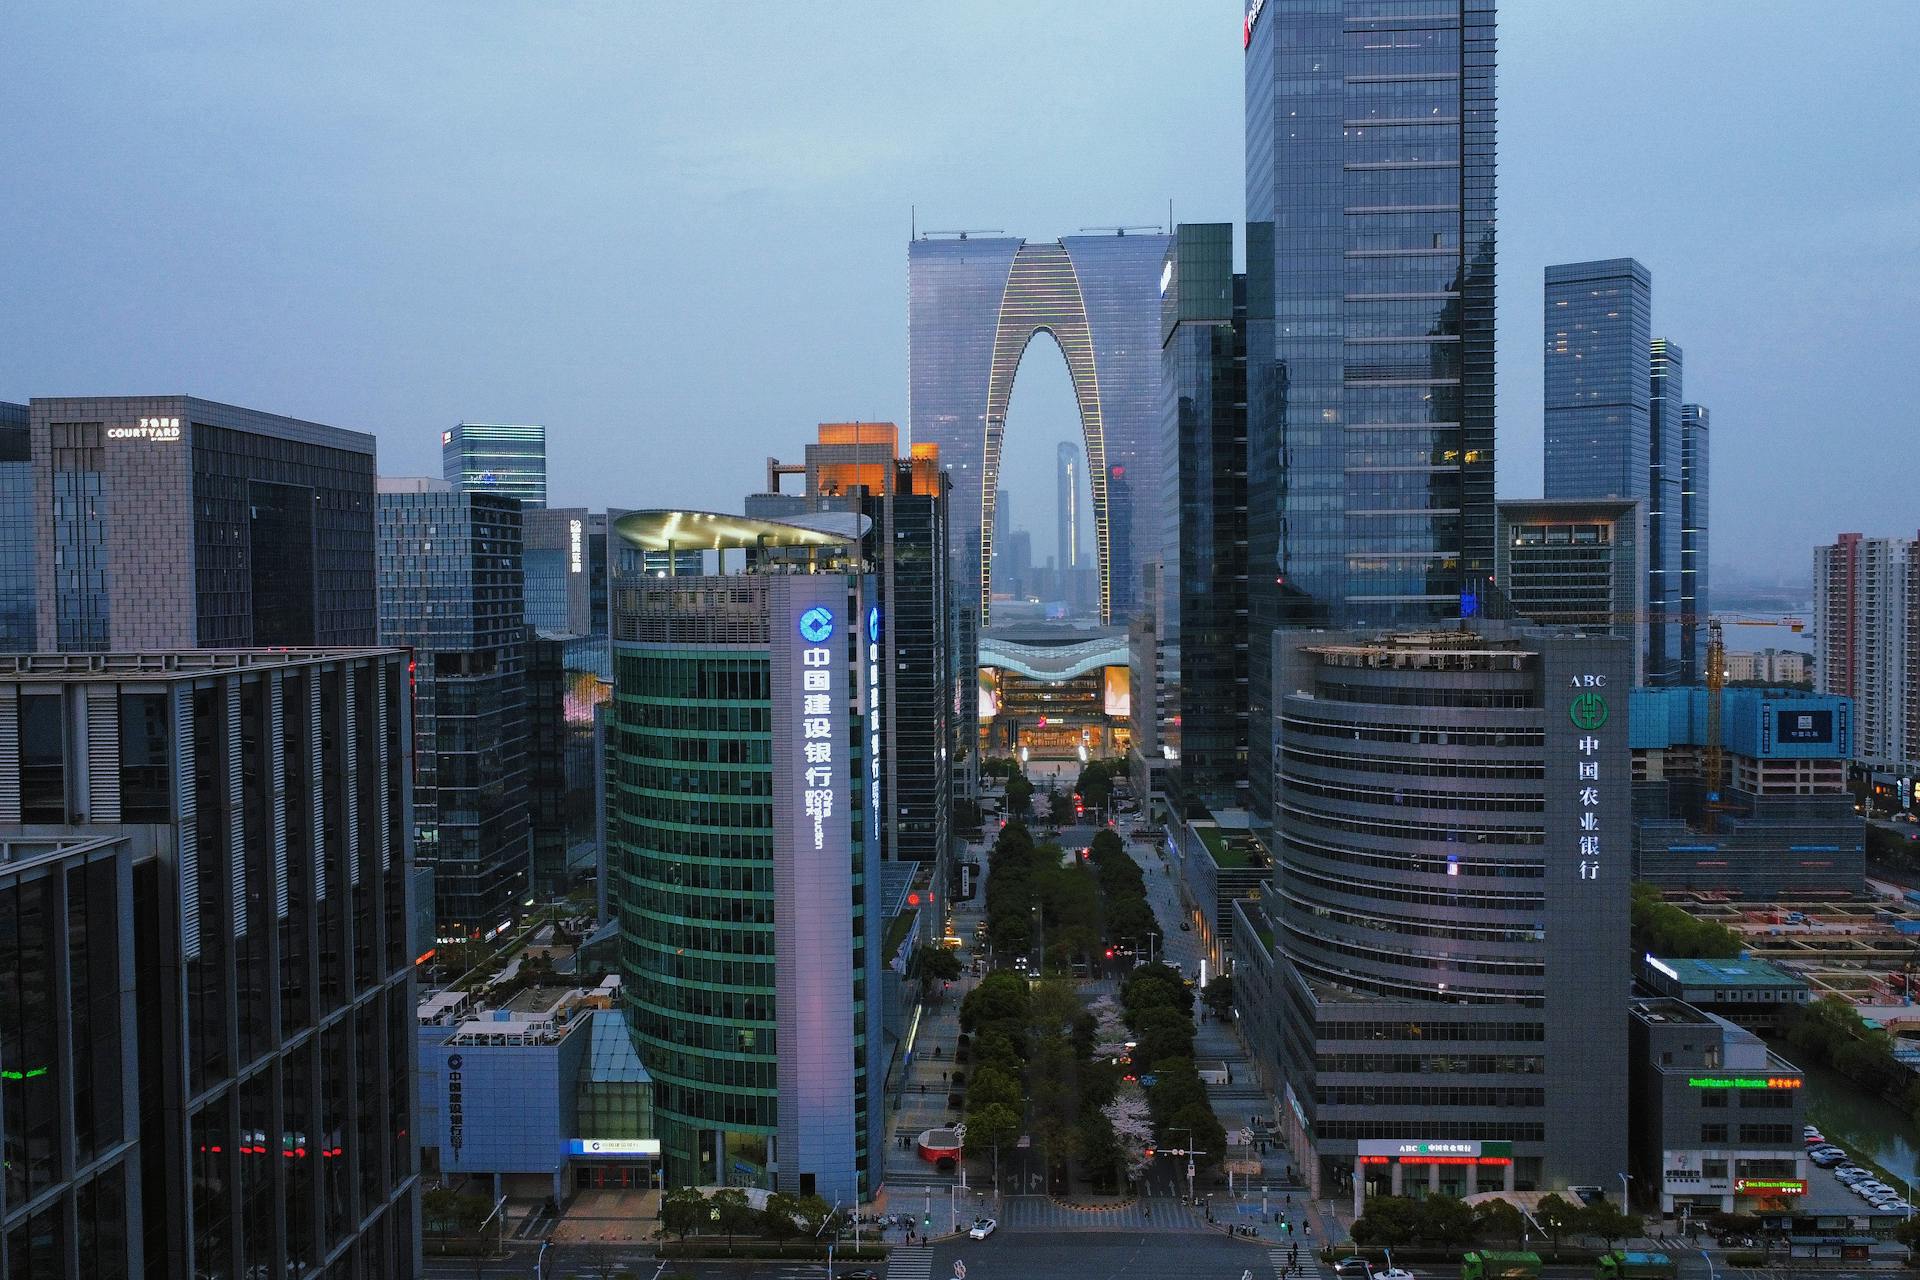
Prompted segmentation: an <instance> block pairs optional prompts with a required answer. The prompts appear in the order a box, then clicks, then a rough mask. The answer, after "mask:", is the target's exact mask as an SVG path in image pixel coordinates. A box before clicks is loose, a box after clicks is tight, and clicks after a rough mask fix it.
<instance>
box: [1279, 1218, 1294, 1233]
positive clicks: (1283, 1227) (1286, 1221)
mask: <svg viewBox="0 0 1920 1280" xmlns="http://www.w3.org/2000/svg"><path fill="white" fill-rule="evenodd" d="M1280 1234H1281V1235H1285V1236H1290V1235H1292V1234H1293V1219H1292V1218H1282V1219H1281V1220H1280Z"/></svg>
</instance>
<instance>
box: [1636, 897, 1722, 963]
mask: <svg viewBox="0 0 1920 1280" xmlns="http://www.w3.org/2000/svg"><path fill="white" fill-rule="evenodd" d="M1631 911H1632V921H1633V954H1635V955H1637V956H1645V955H1654V956H1665V957H1667V958H1668V959H1670V960H1731V959H1733V958H1734V957H1735V956H1738V955H1739V954H1740V946H1741V944H1740V935H1739V934H1737V933H1735V932H1734V931H1733V930H1731V929H1729V928H1727V927H1726V926H1725V925H1723V924H1717V923H1715V922H1714V921H1712V920H1699V919H1695V918H1694V917H1693V916H1690V915H1688V914H1687V913H1686V912H1685V911H1682V910H1681V909H1680V908H1679V907H1676V906H1674V905H1673V904H1672V903H1671V902H1668V901H1666V900H1665V899H1663V898H1662V897H1661V896H1660V890H1659V889H1657V888H1655V887H1654V886H1653V885H1650V884H1636V885H1634V886H1633V904H1632V907H1631Z"/></svg>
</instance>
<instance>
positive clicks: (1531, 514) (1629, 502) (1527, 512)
mask: <svg viewBox="0 0 1920 1280" xmlns="http://www.w3.org/2000/svg"><path fill="white" fill-rule="evenodd" d="M1639 505H1640V500H1639V499H1638V498H1502V499H1500V501H1498V502H1496V503H1495V504H1494V506H1495V507H1496V508H1497V509H1498V511H1499V513H1500V515H1501V516H1502V517H1503V518H1505V517H1514V518H1517V519H1523V520H1526V521H1528V522H1529V523H1533V524H1544V523H1549V522H1552V521H1559V520H1564V521H1578V520H1593V519H1609V520H1618V519H1621V518H1622V517H1624V516H1627V515H1630V514H1632V512H1633V509H1634V508H1635V507H1637V506H1639Z"/></svg>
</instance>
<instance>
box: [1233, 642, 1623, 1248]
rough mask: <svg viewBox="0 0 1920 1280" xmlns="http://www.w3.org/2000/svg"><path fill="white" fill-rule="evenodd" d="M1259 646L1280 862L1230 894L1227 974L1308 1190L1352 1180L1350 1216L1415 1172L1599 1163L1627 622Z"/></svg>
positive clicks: (1510, 1172)
mask: <svg viewBox="0 0 1920 1280" xmlns="http://www.w3.org/2000/svg"><path fill="white" fill-rule="evenodd" d="M1278 643H1279V644H1280V649H1279V653H1278V655H1277V657H1276V660H1275V665H1276V666H1277V667H1278V668H1279V671H1278V672H1277V673H1276V676H1275V678H1276V680H1278V681H1280V683H1279V685H1278V687H1279V688H1282V689H1284V690H1286V693H1285V695H1284V696H1283V697H1282V698H1281V700H1280V707H1279V741H1278V745H1277V752H1276V763H1275V771H1276V772H1277V773H1278V775H1279V777H1278V779H1277V780H1276V783H1275V785H1276V787H1277V788H1278V791H1277V794H1279V795H1281V796H1283V797H1284V799H1285V804H1284V805H1283V806H1282V807H1281V808H1280V810H1279V812H1278V813H1277V814H1276V815H1275V821H1274V835H1275V842H1274V853H1275V856H1276V857H1277V858H1278V860H1279V871H1278V874H1277V876H1276V878H1275V879H1274V880H1273V881H1271V882H1269V884H1268V885H1267V886H1266V887H1265V889H1264V891H1263V897H1262V899H1261V900H1260V902H1259V903H1254V902H1245V901H1243V902H1240V903H1236V904H1235V907H1236V910H1238V911H1240V912H1241V913H1242V914H1243V915H1244V916H1245V917H1246V918H1245V919H1243V920H1236V921H1235V923H1234V927H1233V945H1234V953H1235V961H1234V994H1235V997H1236V999H1239V1000H1242V1001H1243V1003H1242V1004H1241V1009H1242V1011H1243V1012H1244V1013H1245V1015H1246V1016H1245V1018H1244V1019H1243V1021H1242V1025H1243V1026H1246V1027H1249V1028H1251V1029H1252V1034H1253V1036H1254V1040H1255V1044H1254V1046H1252V1047H1253V1048H1254V1050H1255V1057H1256V1059H1261V1058H1265V1059H1266V1060H1268V1061H1272V1060H1273V1059H1274V1058H1277V1060H1278V1066H1279V1072H1280V1075H1281V1081H1280V1084H1281V1087H1282V1089H1283V1091H1284V1094H1285V1096H1286V1099H1287V1104H1288V1105H1286V1106H1284V1107H1282V1108H1281V1109H1280V1114H1281V1119H1282V1124H1283V1126H1284V1129H1285V1132H1286V1136H1287V1141H1288V1145H1289V1146H1290V1147H1292V1149H1293V1151H1294V1154H1295V1156H1296V1157H1299V1158H1301V1159H1302V1160H1303V1162H1304V1166H1305V1168H1306V1170H1307V1174H1308V1178H1309V1182H1310V1184H1311V1185H1312V1187H1313V1194H1315V1195H1321V1194H1329V1195H1330V1194H1332V1193H1333V1190H1332V1189H1333V1188H1334V1187H1336V1186H1344V1185H1346V1183H1345V1180H1346V1179H1347V1178H1348V1177H1351V1179H1352V1187H1353V1198H1354V1211H1355V1213H1356V1214H1358V1213H1359V1212H1361V1211H1362V1208H1363V1203H1364V1200H1365V1197H1367V1196H1372V1195H1380V1194H1385V1193H1392V1194H1401V1193H1402V1192H1404V1191H1406V1190H1407V1189H1408V1187H1407V1181H1408V1179H1410V1178H1420V1179H1423V1180H1424V1181H1425V1182H1426V1185H1427V1189H1428V1193H1429V1194H1431V1193H1433V1192H1436V1191H1438V1192H1444V1193H1446V1194H1449V1195H1454V1196H1464V1195H1470V1194H1473V1193H1475V1192H1477V1191H1499V1190H1513V1189H1515V1188H1516V1187H1517V1188H1522V1189H1539V1190H1545V1189H1549V1188H1553V1189H1564V1188H1567V1187H1570V1186H1581V1185H1589V1184H1591V1185H1598V1186H1604V1185H1605V1184H1606V1180H1607V1179H1608V1178H1610V1177H1612V1178H1617V1177H1618V1175H1619V1171H1620V1170H1621V1169H1623V1168H1625V1167H1626V1165H1625V1163H1624V1162H1625V1160H1626V1158H1627V1137H1626V1131H1627V1124H1626V1116H1627V1067H1626V1048H1627V1026H1626V1017H1627V996H1628V993H1629V990H1630V988H1631V986H1632V977H1631V975H1630V973H1629V971H1628V958H1629V947H1628V940H1627V937H1628V921H1627V906H1628V902H1627V899H1628V893H1627V885H1628V879H1629V876H1630V872H1631V867H1630V864H1631V851H1632V848H1633V842H1632V841H1633V830H1632V822H1631V806H1630V787H1631V784H1632V773H1631V770H1630V768H1629V762H1630V755H1629V750H1628V745H1629V744H1628V741H1627V729H1628V725H1627V719H1628V717H1627V705H1626V695H1627V693H1628V692H1629V690H1630V680H1631V673H1632V668H1633V662H1632V654H1631V652H1630V648H1631V645H1630V642H1629V641H1626V640H1622V639H1619V638H1617V637H1612V636H1576V635H1571V634H1567V633H1560V632H1547V631H1537V630H1524V629H1509V628H1507V627H1505V626H1504V625H1502V624H1497V623H1483V624H1478V625H1477V627H1476V628H1475V629H1464V628H1463V629H1458V630H1450V631H1432V632H1428V633H1425V634H1384V635H1382V634H1375V633H1372V632H1366V633H1357V632H1334V633H1320V634H1316V635H1313V636H1311V637H1307V636H1300V637H1298V638H1295V639H1291V640H1289V639H1288V638H1287V637H1285V636H1284V634H1283V636H1282V639H1281V641H1280V642H1278ZM1243 974H1244V975H1245V981H1244V985H1245V988H1246V990H1247V991H1248V992H1249V993H1250V994H1249V996H1247V997H1243V996H1242V995H1241V992H1242V988H1243V977H1242V975H1243ZM1252 993H1258V994H1252ZM1461 1072H1465V1073H1468V1074H1466V1075H1461V1074H1454V1073H1461ZM1442 1144H1444V1145H1442ZM1433 1151H1445V1152H1447V1153H1448V1155H1449V1156H1450V1157H1458V1158H1457V1159H1449V1160H1447V1161H1445V1162H1441V1161H1434V1160H1432V1159H1430V1158H1427V1156H1428V1153H1430V1152H1433Z"/></svg>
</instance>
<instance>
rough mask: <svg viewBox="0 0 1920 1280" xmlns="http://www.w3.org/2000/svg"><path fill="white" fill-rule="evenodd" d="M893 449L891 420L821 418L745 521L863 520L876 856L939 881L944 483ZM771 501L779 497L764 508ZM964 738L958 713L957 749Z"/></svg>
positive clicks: (896, 441) (943, 794) (951, 750)
mask: <svg viewBox="0 0 1920 1280" xmlns="http://www.w3.org/2000/svg"><path fill="white" fill-rule="evenodd" d="M899 448H900V429H899V428H898V427H896V426H895V425H894V424H893V423H891V422H823V423H821V424H820V427H819V434H818V438H817V439H816V440H815V441H814V442H813V443H810V444H808V445H807V446H806V462H805V464H804V465H803V466H800V467H794V466H792V465H791V464H788V465H783V464H781V463H778V462H775V461H773V460H772V459H769V460H768V475H767V485H768V489H769V493H767V494H755V495H753V496H751V497H749V498H748V499H747V514H749V515H764V516H767V517H769V518H776V519H780V518H783V519H789V520H794V521H796V522H799V523H805V518H804V513H805V512H810V511H812V512H819V511H848V512H857V513H858V514H859V515H861V516H864V517H865V518H866V522H867V524H866V528H865V530H864V531H863V532H862V533H861V535H860V537H861V541H862V544H863V551H864V554H865V558H866V560H867V562H868V563H869V564H870V565H871V566H872V572H873V574H874V583H875V588H876V590H877V595H876V597H875V603H876V604H877V605H878V607H879V609H880V616H881V619H882V621H883V623H884V625H883V627H882V629H881V634H880V635H879V637H878V638H877V639H875V640H874V641H873V643H874V644H875V645H877V646H878V647H879V650H880V653H881V658H882V662H883V665H884V666H885V668H886V670H887V672H888V673H889V674H890V677H891V678H890V679H888V680H886V681H885V682H883V683H882V685H881V688H880V697H881V706H880V707H879V708H877V709H878V710H879V711H880V713H881V714H880V717H879V723H878V725H877V726H874V728H873V729H872V732H874V733H877V734H878V736H879V739H880V750H879V759H880V765H881V770H882V773H883V775H884V777H885V779H886V794H887V796H888V797H889V799H888V807H887V811H886V814H885V815H884V821H883V822H882V823H881V826H880V830H879V832H878V833H877V838H878V840H879V841H880V849H881V852H882V856H883V857H885V858H887V859H890V860H893V861H898V862H925V863H929V864H933V865H935V866H936V867H937V868H939V871H938V882H947V881H948V880H949V879H950V878H951V877H952V876H956V875H957V874H958V871H957V869H956V868H954V867H953V866H952V859H951V857H950V856H949V855H950V852H951V850H950V845H951V843H952V823H953V817H952V815H953V781H952V768H953V756H954V755H955V754H956V753H957V752H958V751H959V750H960V749H961V747H962V741H961V740H960V736H959V735H960V733H961V719H962V718H961V717H960V716H959V715H958V714H957V713H956V710H955V701H956V699H955V693H954V687H953V683H952V676H951V671H952V661H951V656H950V654H949V649H950V646H951V645H952V643H953V637H952V621H951V612H952V610H951V603H952V596H953V588H952V585H951V583H952V580H951V577H950V572H951V565H950V555H949V552H950V547H949V545H948V541H947V512H948V503H949V501H950V492H951V485H950V483H949V481H948V479H947V473H946V472H945V471H944V470H943V469H942V468H941V466H940V453H939V449H938V448H937V447H936V446H934V445H931V444H916V445H914V446H913V447H912V449H911V450H910V452H909V454H908V455H907V456H901V454H900V452H899ZM795 472H798V473H799V474H801V475H803V476H804V477H805V482H806V492H805V494H804V495H794V494H782V493H779V492H778V491H777V488H776V486H777V485H778V484H779V481H780V476H781V475H783V474H793V473H795ZM795 497H800V499H801V501H800V502H798V503H794V502H792V499H794V498H795ZM770 498H771V499H777V500H778V501H777V502H776V503H774V504H772V505H769V504H768V502H767V500H768V499H770ZM969 692H971V688H970V687H969ZM969 710H971V707H969ZM973 731H974V722H973V719H972V717H971V716H970V715H969V716H968V717H966V718H965V732H966V734H967V735H968V740H967V743H966V745H968V746H970V745H971V736H972V734H973Z"/></svg>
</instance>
